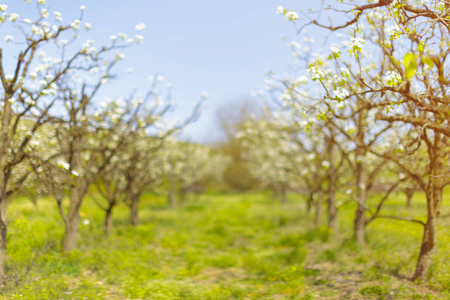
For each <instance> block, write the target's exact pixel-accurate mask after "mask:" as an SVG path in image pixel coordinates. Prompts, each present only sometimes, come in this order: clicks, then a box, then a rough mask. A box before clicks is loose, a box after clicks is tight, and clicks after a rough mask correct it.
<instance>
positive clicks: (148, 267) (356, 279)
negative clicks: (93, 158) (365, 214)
mask: <svg viewBox="0 0 450 300" xmlns="http://www.w3.org/2000/svg"><path fill="white" fill-rule="evenodd" d="M447 202H448V201H447ZM447 205H448V203H447ZM303 207H304V206H303V202H302V201H301V200H300V199H296V198H295V197H294V196H292V197H291V198H290V199H289V203H286V204H283V205H278V204H275V203H273V202H272V200H271V199H270V196H269V195H265V194H242V195H205V196H203V197H202V198H201V199H200V200H199V201H197V202H195V201H192V202H189V203H186V204H185V205H184V206H183V207H181V208H179V209H177V210H172V209H169V208H167V207H166V206H165V203H164V199H160V198H156V197H152V196H147V197H145V199H144V200H143V203H142V210H141V224H142V225H139V226H138V227H137V228H133V227H132V226H130V225H128V212H127V210H126V209H125V208H124V207H122V208H121V209H119V210H118V211H117V213H116V216H115V220H114V221H115V223H114V230H113V232H112V234H111V235H110V236H109V237H104V236H103V235H102V230H101V224H102V218H103V216H102V214H101V212H100V211H99V210H98V209H97V208H96V207H95V205H94V204H93V203H92V202H91V201H86V202H85V205H84V206H83V208H82V215H83V217H82V223H84V222H86V223H87V221H85V220H88V221H89V224H87V225H85V224H82V225H81V232H80V235H81V238H80V243H79V247H78V250H77V251H74V252H72V253H69V254H63V253H61V252H60V240H61V238H62V234H63V226H62V221H61V220H60V218H59V216H58V214H57V211H56V207H55V203H54V202H52V201H51V200H43V201H41V202H40V203H39V205H38V208H37V210H36V209H35V208H34V207H33V206H32V204H31V203H30V202H29V201H28V200H26V199H18V200H16V201H15V202H14V203H13V204H12V205H11V208H10V215H11V223H10V233H9V241H8V251H9V257H10V261H9V262H8V269H9V274H10V278H9V280H8V281H7V284H6V285H5V286H3V287H1V290H0V295H1V296H0V299H313V298H319V299H320V298H321V299H342V298H345V299H449V298H450V207H449V206H446V207H444V212H443V218H442V219H441V221H440V227H441V228H440V234H439V242H440V245H439V249H438V251H437V252H436V259H435V262H434V264H433V268H432V277H431V280H430V284H429V287H426V286H418V285H415V284H412V283H410V282H409V281H408V280H406V279H402V276H404V275H411V273H412V271H413V268H414V263H415V259H416V257H417V254H418V249H419V245H420V237H421V229H422V228H421V227H420V225H416V224H410V223H405V222H399V221H393V220H379V221H376V222H374V223H373V224H371V225H370V227H369V228H368V247H367V248H366V249H358V247H357V246H356V245H355V244H354V243H352V242H351V240H350V239H348V237H350V236H351V225H352V224H351V220H352V217H353V212H352V211H353V206H352V205H351V204H350V205H345V206H343V207H341V209H340V228H341V230H340V232H339V235H338V236H337V237H331V236H330V232H329V231H328V230H327V228H326V227H322V228H319V229H312V227H311V225H310V224H311V217H309V216H306V215H305V211H304V208H303ZM389 211H391V212H392V213H394V212H395V213H396V214H400V215H403V214H405V215H406V214H412V215H416V216H417V217H419V218H423V212H424V201H423V198H422V196H421V195H419V196H418V197H416V198H415V203H414V207H413V208H412V209H406V208H404V200H403V198H402V196H401V195H400V196H399V197H398V198H396V199H393V200H392V201H390V202H388V203H387V206H386V212H389Z"/></svg>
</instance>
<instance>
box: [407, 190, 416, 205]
mask: <svg viewBox="0 0 450 300" xmlns="http://www.w3.org/2000/svg"><path fill="white" fill-rule="evenodd" d="M405 194H406V207H408V208H410V207H412V199H413V196H414V189H412V188H407V189H405Z"/></svg>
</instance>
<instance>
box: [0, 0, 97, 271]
mask: <svg viewBox="0 0 450 300" xmlns="http://www.w3.org/2000/svg"><path fill="white" fill-rule="evenodd" d="M42 3H45V1H40V2H39V3H38V5H37V8H38V12H39V18H38V19H36V20H35V21H31V20H29V19H23V21H20V20H19V15H18V14H15V13H10V12H8V11H7V6H6V5H2V7H1V10H3V11H4V14H3V16H2V17H1V18H0V26H1V27H2V28H3V27H5V26H7V25H8V24H9V23H10V24H12V25H13V26H14V27H15V29H17V32H19V35H21V36H22V38H21V39H20V40H19V38H18V37H16V38H15V37H13V36H10V35H9V36H7V38H6V40H7V42H12V41H13V40H14V39H16V40H17V41H18V42H19V43H18V47H19V48H21V50H18V53H16V54H13V56H14V57H16V58H17V59H16V64H15V67H14V70H12V73H8V72H7V70H6V69H5V66H4V64H3V61H4V57H3V53H4V52H3V50H4V49H5V48H1V49H0V81H1V85H2V88H3V93H2V94H1V96H0V101H1V103H0V105H1V109H0V116H1V128H0V246H1V247H0V276H1V277H3V276H4V275H5V259H6V235H7V226H8V225H7V224H8V220H7V205H8V202H9V199H10V197H11V195H12V194H13V193H14V192H15V191H17V190H18V189H19V188H20V186H21V185H23V183H24V182H25V180H26V178H27V177H28V176H29V174H30V172H29V171H27V172H25V173H23V174H20V176H19V174H18V173H17V171H18V170H19V169H20V168H21V165H22V164H23V163H24V162H25V161H26V160H27V159H28V157H29V154H30V153H32V149H33V147H34V145H33V143H35V142H39V141H38V140H36V139H34V136H35V134H36V133H37V131H38V130H39V128H40V127H42V126H44V125H45V124H46V123H48V122H49V121H51V120H52V116H51V112H53V111H54V108H55V106H56V104H57V102H58V101H59V98H58V97H57V89H58V86H57V84H58V83H60V82H61V80H62V79H63V77H64V75H66V74H68V73H69V72H71V71H72V70H74V69H76V68H77V63H78V62H79V60H80V59H83V58H87V59H90V58H92V57H93V55H94V54H95V53H93V52H87V51H86V49H84V48H83V49H81V50H79V51H69V50H67V51H64V53H65V55H63V56H60V57H57V58H50V57H47V56H46V55H45V52H44V51H43V50H42V49H43V47H46V48H47V49H53V50H54V48H55V46H56V47H57V48H60V49H65V48H66V46H67V47H69V44H68V41H67V40H65V39H63V38H62V36H63V35H66V36H69V37H70V36H71V37H72V40H74V39H76V38H77V36H78V31H79V30H80V26H81V25H82V19H81V18H80V19H77V20H74V21H73V22H72V23H71V24H68V25H64V24H62V23H61V14H59V13H57V12H56V14H55V21H54V23H53V25H51V24H50V22H49V20H48V19H49V8H48V7H45V6H44V5H42ZM83 9H84V8H83ZM84 28H85V29H89V28H90V25H89V24H88V23H85V24H84ZM52 47H53V48H52ZM12 49H14V47H12ZM38 60H40V62H39V64H38V65H36V64H37V63H38V62H37V61H38ZM78 66H80V65H79V64H78Z"/></svg>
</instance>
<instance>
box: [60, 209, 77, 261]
mask: <svg viewBox="0 0 450 300" xmlns="http://www.w3.org/2000/svg"><path fill="white" fill-rule="evenodd" d="M79 221H80V217H79V214H76V215H74V216H73V217H72V218H67V223H66V232H65V234H64V240H63V251H64V252H70V251H72V250H74V249H75V248H76V247H77V242H78V226H79Z"/></svg>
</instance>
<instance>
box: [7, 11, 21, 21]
mask: <svg viewBox="0 0 450 300" xmlns="http://www.w3.org/2000/svg"><path fill="white" fill-rule="evenodd" d="M18 18H19V15H18V14H14V13H12V14H10V15H9V20H10V21H11V22H15V21H17V19H18Z"/></svg>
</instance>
